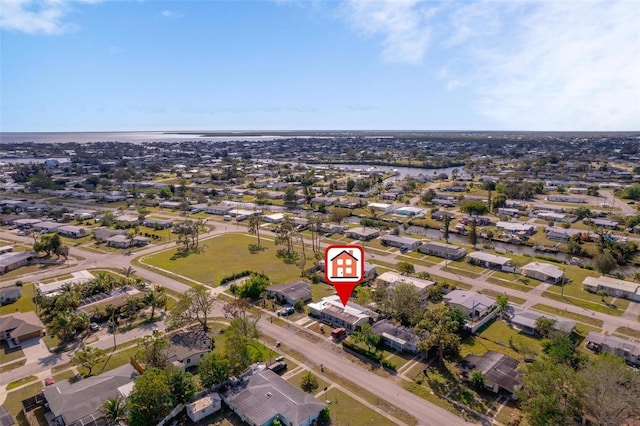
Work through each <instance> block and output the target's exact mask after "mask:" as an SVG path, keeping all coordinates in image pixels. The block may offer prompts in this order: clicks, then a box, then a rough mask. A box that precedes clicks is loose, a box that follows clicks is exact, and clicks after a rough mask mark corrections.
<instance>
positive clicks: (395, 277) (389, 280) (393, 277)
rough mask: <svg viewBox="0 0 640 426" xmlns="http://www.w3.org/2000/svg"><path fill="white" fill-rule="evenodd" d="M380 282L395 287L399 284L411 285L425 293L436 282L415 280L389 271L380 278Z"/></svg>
mask: <svg viewBox="0 0 640 426" xmlns="http://www.w3.org/2000/svg"><path fill="white" fill-rule="evenodd" d="M378 282H380V283H382V284H384V285H387V286H391V287H395V286H397V285H399V284H409V285H412V286H414V287H415V288H417V289H418V290H419V291H421V292H422V291H424V290H426V289H428V288H429V287H431V286H432V285H434V284H435V282H434V281H429V280H423V279H422V278H415V277H410V276H406V275H401V274H399V273H397V272H392V271H387V272H385V273H383V274H381V275H380V276H378Z"/></svg>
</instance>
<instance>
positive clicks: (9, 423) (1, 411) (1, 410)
mask: <svg viewBox="0 0 640 426" xmlns="http://www.w3.org/2000/svg"><path fill="white" fill-rule="evenodd" d="M13 425H15V422H14V421H13V417H12V416H11V413H9V411H8V410H7V409H6V408H5V406H4V405H0V426H13Z"/></svg>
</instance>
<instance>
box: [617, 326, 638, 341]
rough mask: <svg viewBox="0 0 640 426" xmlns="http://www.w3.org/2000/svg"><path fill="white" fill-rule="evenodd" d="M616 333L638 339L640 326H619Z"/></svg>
mask: <svg viewBox="0 0 640 426" xmlns="http://www.w3.org/2000/svg"><path fill="white" fill-rule="evenodd" d="M616 333H620V334H624V335H625V336H629V337H633V338H634V339H640V327H639V328H636V329H633V328H629V327H620V328H618V329H617V330H616Z"/></svg>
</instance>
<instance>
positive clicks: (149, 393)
mask: <svg viewBox="0 0 640 426" xmlns="http://www.w3.org/2000/svg"><path fill="white" fill-rule="evenodd" d="M127 405H128V408H129V424H131V425H135V426H155V425H156V424H158V422H159V421H160V420H162V419H163V418H164V417H165V416H166V415H167V414H169V412H170V411H171V409H172V408H173V400H172V398H171V388H170V387H169V384H168V383H167V377H166V375H165V374H164V372H163V371H162V370H160V369H159V368H150V369H148V370H146V371H145V372H144V373H143V374H142V375H141V376H140V377H138V378H137V379H136V381H135V382H134V384H133V390H132V391H131V394H130V395H129V398H128V401H127Z"/></svg>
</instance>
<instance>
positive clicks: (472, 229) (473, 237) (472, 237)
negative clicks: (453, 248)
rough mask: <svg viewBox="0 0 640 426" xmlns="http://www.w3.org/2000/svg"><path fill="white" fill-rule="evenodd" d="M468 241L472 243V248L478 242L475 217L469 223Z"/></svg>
mask: <svg viewBox="0 0 640 426" xmlns="http://www.w3.org/2000/svg"><path fill="white" fill-rule="evenodd" d="M469 242H470V243H471V244H472V245H473V248H476V244H478V231H477V226H476V220H475V219H474V220H472V221H471V225H470V226H469Z"/></svg>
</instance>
